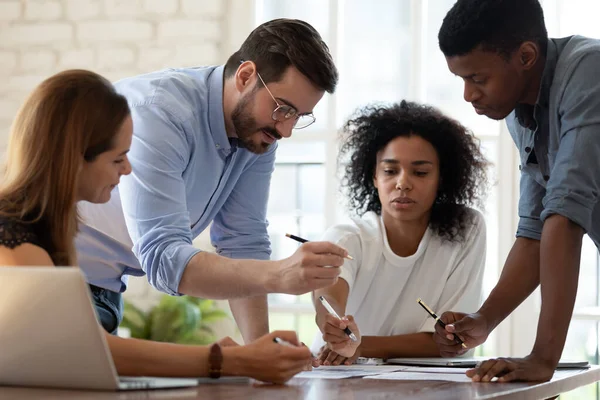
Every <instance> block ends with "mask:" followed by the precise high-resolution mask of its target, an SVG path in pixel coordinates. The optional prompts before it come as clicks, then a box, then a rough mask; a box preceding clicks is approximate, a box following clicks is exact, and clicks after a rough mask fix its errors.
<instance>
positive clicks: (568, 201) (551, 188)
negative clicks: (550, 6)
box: [506, 36, 600, 246]
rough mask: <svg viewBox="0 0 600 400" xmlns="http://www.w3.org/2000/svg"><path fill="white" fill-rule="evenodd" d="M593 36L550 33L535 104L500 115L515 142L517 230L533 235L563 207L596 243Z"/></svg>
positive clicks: (598, 133)
mask: <svg viewBox="0 0 600 400" xmlns="http://www.w3.org/2000/svg"><path fill="white" fill-rule="evenodd" d="M599 74H600V40H595V39H588V38H584V37H581V36H572V37H567V38H561V39H550V40H549V42H548V52H547V57H546V65H545V68H544V73H543V76H542V82H541V87H540V91H539V94H538V100H537V102H536V104H535V106H527V105H523V104H522V105H519V106H518V107H517V108H516V109H515V110H514V111H513V112H512V113H511V114H510V115H509V116H508V117H507V119H506V122H507V125H508V129H509V131H510V134H511V136H512V138H513V140H514V142H515V144H516V145H517V147H518V149H519V156H520V160H521V166H520V169H521V183H520V199H519V218H520V219H519V226H518V230H517V237H526V238H531V239H535V240H540V238H541V234H542V227H543V224H544V221H545V220H546V218H548V217H549V216H551V215H554V214H558V215H562V216H564V217H566V218H568V219H569V220H571V221H573V222H574V223H576V224H578V225H579V226H581V227H582V228H583V229H584V230H585V231H586V232H587V233H588V235H589V236H590V237H591V239H592V240H593V241H594V243H595V244H596V246H598V244H599V243H600V212H599V211H600V209H599V208H598V195H599V193H600V79H599V78H598V75H599Z"/></svg>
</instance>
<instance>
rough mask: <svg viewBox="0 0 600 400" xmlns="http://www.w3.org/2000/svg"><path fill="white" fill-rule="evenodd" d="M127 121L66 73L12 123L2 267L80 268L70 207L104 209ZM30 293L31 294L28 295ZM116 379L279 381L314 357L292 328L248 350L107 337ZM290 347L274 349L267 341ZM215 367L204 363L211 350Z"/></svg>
mask: <svg viewBox="0 0 600 400" xmlns="http://www.w3.org/2000/svg"><path fill="white" fill-rule="evenodd" d="M132 135H133V125H132V121H131V117H130V113H129V107H128V104H127V101H126V99H125V98H124V97H123V96H121V95H120V94H118V93H117V92H115V90H114V88H113V86H112V85H111V83H110V82H108V81H107V80H106V79H104V78H103V77H101V76H99V75H98V74H95V73H93V72H90V71H84V70H70V71H64V72H61V73H59V74H56V75H54V76H52V77H50V78H48V79H46V80H45V81H44V82H42V83H41V84H40V85H39V86H38V87H37V88H36V89H35V90H34V91H33V93H32V94H31V95H30V96H29V98H28V99H27V100H26V101H25V103H24V104H23V106H22V107H21V109H20V110H19V112H18V114H17V116H16V118H15V121H14V123H13V126H12V129H11V133H10V140H9V143H8V149H7V162H6V167H5V171H4V176H3V178H2V181H1V183H0V265H3V266H14V267H19V266H25V265H37V266H42V265H47V266H71V267H74V266H76V265H77V256H76V253H75V249H74V239H75V235H76V233H77V224H78V215H77V202H78V201H88V202H92V203H105V202H107V201H108V200H109V199H110V195H111V191H112V189H114V187H115V186H116V185H117V184H118V183H119V179H120V177H121V176H123V175H127V174H129V173H131V165H130V164H129V161H128V159H127V152H128V151H129V147H130V145H131V140H132ZM32 295H33V296H35V293H33V294H32ZM105 336H106V339H107V342H108V345H109V347H110V350H111V354H112V357H113V359H114V362H115V366H116V368H117V371H118V373H119V374H120V375H129V376H135V375H146V376H180V377H183V376H191V377H197V376H208V375H209V367H210V369H212V370H215V369H216V370H219V371H221V372H222V374H223V375H241V376H250V377H253V378H256V379H259V380H263V381H270V382H285V381H287V380H288V379H290V378H291V377H292V376H293V375H295V374H296V373H297V372H299V371H301V370H303V369H304V368H305V367H306V366H307V365H308V364H309V363H310V360H311V356H310V352H309V350H308V349H307V348H306V347H304V346H299V343H298V340H297V337H296V334H295V333H294V332H273V333H272V334H269V335H265V336H263V337H262V338H260V339H258V340H257V341H255V342H253V343H252V344H249V345H246V346H237V345H235V344H234V343H233V341H231V340H228V341H225V342H224V343H226V344H228V345H223V346H222V348H221V345H220V344H218V343H217V344H214V345H212V346H211V348H210V349H209V347H208V346H184V345H175V344H167V343H158V342H151V341H145V340H139V339H124V338H120V337H117V336H114V335H111V334H109V333H108V332H106V333H105ZM276 336H279V337H280V338H282V339H284V340H286V341H289V342H292V343H294V344H296V345H298V346H297V347H290V346H282V345H280V344H277V343H274V338H275V337H276ZM210 351H212V352H220V353H221V354H222V364H220V365H209V352H210Z"/></svg>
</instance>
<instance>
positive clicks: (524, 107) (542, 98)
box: [515, 39, 558, 128]
mask: <svg viewBox="0 0 600 400" xmlns="http://www.w3.org/2000/svg"><path fill="white" fill-rule="evenodd" d="M557 62H558V49H557V48H556V43H554V41H553V40H552V39H548V50H547V52H546V63H545V64H544V72H543V74H542V81H541V83H540V91H539V92H538V97H537V100H536V102H535V107H542V108H544V109H546V108H548V103H549V100H550V89H551V87H552V81H553V80H554V72H555V71H556V63H557ZM533 112H534V107H533V106H531V105H529V104H519V105H518V106H517V107H516V108H515V115H516V117H517V120H518V121H519V124H520V125H521V126H523V127H525V128H530V127H531V126H532V125H535V120H534V119H533Z"/></svg>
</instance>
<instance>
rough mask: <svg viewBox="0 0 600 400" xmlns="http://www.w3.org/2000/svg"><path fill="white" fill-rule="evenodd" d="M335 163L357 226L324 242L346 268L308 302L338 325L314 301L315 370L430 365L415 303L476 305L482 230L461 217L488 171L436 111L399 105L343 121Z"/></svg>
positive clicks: (474, 218)
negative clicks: (403, 361) (391, 361)
mask: <svg viewBox="0 0 600 400" xmlns="http://www.w3.org/2000/svg"><path fill="white" fill-rule="evenodd" d="M340 161H341V163H342V164H344V165H345V171H344V172H345V174H344V179H343V188H344V189H345V190H346V192H347V193H346V194H347V196H348V199H349V205H350V208H351V210H352V211H353V212H354V213H355V214H356V215H357V218H355V219H354V220H353V221H352V223H350V224H344V225H338V226H334V227H332V228H330V229H329V230H328V231H327V233H326V234H325V237H324V240H328V241H331V242H333V243H336V244H338V245H340V246H342V247H344V248H346V249H347V250H348V253H349V254H351V255H352V256H353V258H354V259H353V260H346V261H345V262H344V265H343V267H342V272H341V274H340V278H341V279H339V280H338V281H337V282H336V283H335V284H334V285H332V286H330V287H327V288H324V289H320V290H317V291H316V292H314V294H313V295H314V298H315V299H317V298H318V297H319V296H324V297H325V298H326V299H327V300H328V301H329V303H330V304H331V305H332V306H333V308H334V309H336V311H337V313H338V314H339V315H345V317H344V318H342V320H338V319H336V318H334V317H332V316H331V315H330V314H329V313H328V312H327V311H326V310H325V309H324V307H323V306H322V305H321V304H320V302H318V301H315V304H316V309H317V317H316V322H317V325H318V326H319V329H320V330H321V335H319V337H318V338H317V340H315V343H314V344H313V350H314V351H317V352H319V357H318V360H317V361H318V362H319V363H321V364H324V365H339V364H342V363H344V364H350V363H352V362H353V361H354V360H356V358H358V357H359V356H362V357H369V358H371V357H373V358H393V357H434V356H439V355H440V353H439V349H438V347H437V346H436V344H435V343H434V341H433V339H432V333H433V332H434V323H435V320H434V319H433V318H431V317H430V316H429V315H428V314H427V313H426V312H425V311H424V310H423V309H422V308H421V307H420V306H419V305H418V304H417V303H416V302H415V300H416V299H417V298H422V299H423V301H424V302H425V303H426V304H427V305H429V306H430V307H431V308H433V309H434V310H435V311H437V312H438V313H440V314H441V312H443V311H445V310H449V309H452V310H459V311H464V312H473V311H475V310H477V309H478V307H479V306H480V304H481V300H482V293H481V288H482V279H483V269H484V263H485V248H486V235H485V223H484V219H483V216H482V214H481V213H480V212H478V211H476V210H474V209H473V208H470V207H471V206H473V205H478V204H480V202H481V198H482V195H483V192H484V189H485V187H486V168H487V166H488V162H487V161H486V159H485V158H484V156H483V155H482V154H481V152H480V150H479V144H478V141H477V140H476V139H475V137H474V136H473V135H472V134H471V133H470V132H469V131H468V130H467V129H466V128H465V127H464V126H462V125H461V124H459V123H458V122H456V121H454V120H453V119H451V118H448V117H446V116H444V115H443V114H442V113H441V112H439V111H438V110H436V109H435V108H432V107H430V106H426V105H421V104H417V103H412V102H408V101H402V102H401V103H397V104H393V105H389V106H371V107H366V108H364V109H363V110H360V111H359V112H358V114H357V115H356V116H355V117H354V118H353V119H351V120H349V121H348V122H347V123H346V125H345V127H344V129H343V132H342V147H341V152H340ZM346 327H347V328H349V329H350V331H352V333H354V336H355V337H356V339H357V340H355V341H354V340H351V339H350V337H349V335H347V334H346V333H345V332H344V329H345V328H346ZM466 351H467V350H466V349H465V350H464V351H463V352H466Z"/></svg>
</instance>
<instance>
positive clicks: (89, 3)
mask: <svg viewBox="0 0 600 400" xmlns="http://www.w3.org/2000/svg"><path fill="white" fill-rule="evenodd" d="M229 4H232V3H230V1H229V0H189V1H186V0H0V78H2V79H1V81H0V82H1V83H0V107H1V108H2V109H1V110H0V153H2V152H3V151H4V146H5V143H6V138H7V135H8V131H9V129H10V124H11V121H12V118H13V116H14V114H15V110H16V109H17V108H18V107H19V105H20V104H21V103H22V102H23V100H24V99H25V96H26V95H27V94H28V92H29V91H31V90H32V89H33V88H34V87H35V85H37V84H38V83H39V82H40V81H41V80H43V79H44V78H46V77H48V76H50V75H51V74H53V73H56V72H58V71H61V70H64V69H68V68H86V69H91V70H93V71H96V72H98V73H100V74H102V75H105V76H106V77H107V78H109V79H111V80H117V79H120V78H124V77H126V76H130V75H136V74H140V73H145V72H150V71H153V70H157V69H162V68H166V67H180V66H190V65H211V64H220V63H223V62H224V61H225V60H226V59H227V57H228V55H229V54H225V53H227V52H228V51H230V48H228V49H227V50H225V47H229V43H225V41H226V40H228V39H229V36H228V35H230V33H229V31H228V30H229V29H230V28H229V27H228V21H227V15H226V9H227V8H228V7H229ZM232 8H233V7H232ZM232 12H234V11H232ZM246 34H247V33H246ZM223 38H225V39H223Z"/></svg>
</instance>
